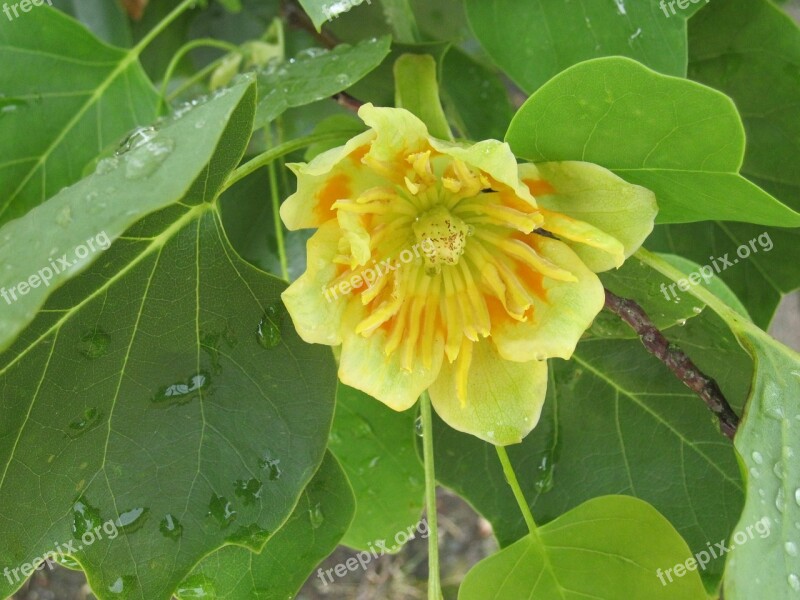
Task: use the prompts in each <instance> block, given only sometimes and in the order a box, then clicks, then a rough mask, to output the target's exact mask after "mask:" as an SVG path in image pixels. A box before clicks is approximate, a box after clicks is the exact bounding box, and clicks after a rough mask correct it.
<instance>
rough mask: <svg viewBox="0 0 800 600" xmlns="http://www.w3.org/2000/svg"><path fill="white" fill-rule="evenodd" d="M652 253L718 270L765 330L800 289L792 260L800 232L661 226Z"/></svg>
mask: <svg viewBox="0 0 800 600" xmlns="http://www.w3.org/2000/svg"><path fill="white" fill-rule="evenodd" d="M647 247H648V248H650V249H652V250H657V251H660V252H668V253H670V254H676V255H680V256H683V257H686V258H689V259H691V260H693V261H695V262H696V263H700V264H703V265H709V266H711V267H712V268H714V265H716V266H717V268H715V271H718V276H719V277H720V278H721V279H722V280H723V281H725V283H726V284H727V285H728V286H730V288H731V290H732V291H733V293H734V294H736V296H737V298H738V299H739V300H740V301H741V303H742V304H743V305H744V306H745V307H746V308H747V312H748V313H749V314H750V316H751V318H752V319H753V322H754V323H755V324H756V325H758V326H759V327H762V328H766V327H767V326H768V325H769V323H770V321H771V320H772V316H773V314H774V313H775V309H776V308H777V307H778V303H779V302H780V300H781V298H782V297H783V296H784V295H786V294H788V293H789V292H791V291H792V290H795V289H797V288H798V287H800V262H798V261H795V260H786V257H787V256H792V255H796V253H797V248H798V247H800V230H797V229H778V228H775V227H763V226H758V225H749V224H747V223H727V222H722V221H713V222H709V223H691V224H684V225H670V226H659V227H656V229H655V231H654V232H653V234H652V235H651V236H650V238H649V239H648V241H647ZM754 249H755V250H754ZM748 252H749V255H748V254H747V253H748ZM742 256H743V257H745V258H741V257H742ZM727 263H730V265H728V264H727ZM715 293H716V292H715ZM729 304H730V303H729ZM730 305H731V306H733V305H732V304H730Z"/></svg>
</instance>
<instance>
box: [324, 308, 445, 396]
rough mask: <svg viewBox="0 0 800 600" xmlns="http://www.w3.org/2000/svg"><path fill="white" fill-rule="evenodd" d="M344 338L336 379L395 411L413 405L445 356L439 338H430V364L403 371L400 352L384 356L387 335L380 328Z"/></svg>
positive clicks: (350, 334) (350, 333)
mask: <svg viewBox="0 0 800 600" xmlns="http://www.w3.org/2000/svg"><path fill="white" fill-rule="evenodd" d="M360 308H361V309H362V310H363V307H360ZM348 310H355V309H348ZM347 320H348V321H352V319H347ZM343 337H344V340H343V343H342V355H341V358H340V362H339V379H341V380H342V383H345V384H347V385H349V386H351V387H354V388H357V389H359V390H361V391H362V392H365V393H367V394H369V395H370V396H372V397H373V398H377V399H378V400H380V401H381V402H383V403H384V404H386V405H387V406H389V407H390V408H393V409H394V410H397V411H402V410H406V409H407V408H409V407H410V406H413V404H414V402H416V401H417V398H419V396H420V394H422V392H424V391H425V390H426V389H428V388H429V387H430V385H431V384H432V383H433V382H434V381H435V380H436V377H437V376H438V375H439V370H440V368H441V366H442V359H443V357H444V340H443V339H442V337H441V336H436V337H435V338H434V339H433V343H434V346H433V352H432V359H433V360H432V363H431V365H430V366H426V365H425V364H424V361H421V360H418V361H415V362H414V363H413V368H412V369H411V370H410V371H409V370H406V369H404V368H403V352H400V351H396V352H393V353H392V354H390V355H389V356H386V352H385V348H386V344H387V339H386V338H387V333H386V331H384V330H383V329H378V330H377V331H375V332H374V333H373V334H372V335H370V336H369V337H367V338H365V337H363V336H361V335H358V334H357V333H355V332H354V331H353V330H352V329H347V330H346V331H345V333H344V336H343Z"/></svg>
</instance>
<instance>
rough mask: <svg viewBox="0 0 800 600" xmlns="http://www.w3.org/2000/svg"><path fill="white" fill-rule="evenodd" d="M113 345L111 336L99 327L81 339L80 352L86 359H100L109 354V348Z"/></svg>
mask: <svg viewBox="0 0 800 600" xmlns="http://www.w3.org/2000/svg"><path fill="white" fill-rule="evenodd" d="M109 344H111V336H110V335H108V334H107V333H106V332H105V331H103V330H102V329H100V328H99V327H95V328H93V329H90V330H89V331H87V332H86V333H84V334H83V337H81V342H80V344H78V352H80V353H81V354H82V355H83V356H85V357H86V358H91V359H94V358H100V357H101V356H105V355H106V354H108V346H109Z"/></svg>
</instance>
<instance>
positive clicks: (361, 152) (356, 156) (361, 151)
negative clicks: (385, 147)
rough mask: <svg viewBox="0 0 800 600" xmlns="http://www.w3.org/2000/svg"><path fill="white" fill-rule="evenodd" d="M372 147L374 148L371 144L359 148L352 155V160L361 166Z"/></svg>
mask: <svg viewBox="0 0 800 600" xmlns="http://www.w3.org/2000/svg"><path fill="white" fill-rule="evenodd" d="M371 147H372V145H371V144H364V145H363V146H359V147H358V148H356V149H355V150H353V151H352V152H351V153H350V160H352V161H353V162H354V163H356V164H357V165H360V164H361V159H362V158H364V157H365V156H366V155H367V152H369V150H370V148H371Z"/></svg>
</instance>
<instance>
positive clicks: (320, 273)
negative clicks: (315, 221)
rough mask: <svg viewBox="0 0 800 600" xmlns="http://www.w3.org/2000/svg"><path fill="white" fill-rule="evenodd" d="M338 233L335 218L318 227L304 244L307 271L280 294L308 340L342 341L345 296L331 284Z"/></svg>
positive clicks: (340, 234)
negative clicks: (341, 331)
mask: <svg viewBox="0 0 800 600" xmlns="http://www.w3.org/2000/svg"><path fill="white" fill-rule="evenodd" d="M341 236H342V232H341V230H340V229H339V226H338V225H337V224H336V221H329V222H328V223H325V224H324V225H323V226H322V227H320V228H319V230H318V231H317V232H316V233H314V235H313V236H311V238H310V239H309V240H308V243H307V244H306V249H307V254H308V259H307V267H306V272H305V273H303V274H302V275H301V276H300V277H299V278H298V279H297V281H295V282H294V283H293V284H292V285H290V286H289V287H288V288H287V289H286V290H285V291H284V292H283V294H281V298H282V299H283V303H284V304H285V305H286V310H287V311H288V312H289V315H290V316H291V317H292V321H293V322H294V326H295V329H297V333H298V334H299V335H300V337H301V338H303V339H304V340H305V341H306V342H308V343H310V344H328V345H329V346H335V345H338V344H341V343H342V339H341V337H340V336H339V330H340V328H341V322H342V316H343V314H344V308H345V304H346V303H347V298H348V297H347V296H344V295H342V294H341V293H340V292H339V291H338V290H336V289H332V288H330V286H331V283H332V282H333V281H334V280H335V279H336V277H337V275H338V267H337V266H336V264H334V262H333V259H334V258H335V257H336V255H337V254H338V244H339V239H340V238H341Z"/></svg>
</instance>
